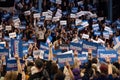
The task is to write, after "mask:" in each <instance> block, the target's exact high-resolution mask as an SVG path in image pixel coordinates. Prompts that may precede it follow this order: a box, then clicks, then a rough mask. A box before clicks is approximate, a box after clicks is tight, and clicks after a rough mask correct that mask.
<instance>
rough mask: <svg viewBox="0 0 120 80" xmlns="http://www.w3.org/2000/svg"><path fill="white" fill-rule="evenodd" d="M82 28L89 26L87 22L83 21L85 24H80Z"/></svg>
mask: <svg viewBox="0 0 120 80" xmlns="http://www.w3.org/2000/svg"><path fill="white" fill-rule="evenodd" d="M81 25H82V26H83V27H86V26H89V23H88V22H87V21H85V22H82V24H81Z"/></svg>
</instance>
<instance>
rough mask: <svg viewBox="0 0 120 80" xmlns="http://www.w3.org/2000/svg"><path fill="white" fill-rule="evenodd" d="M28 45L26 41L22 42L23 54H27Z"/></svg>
mask: <svg viewBox="0 0 120 80" xmlns="http://www.w3.org/2000/svg"><path fill="white" fill-rule="evenodd" d="M28 47H29V44H28V42H22V50H23V55H25V54H28Z"/></svg>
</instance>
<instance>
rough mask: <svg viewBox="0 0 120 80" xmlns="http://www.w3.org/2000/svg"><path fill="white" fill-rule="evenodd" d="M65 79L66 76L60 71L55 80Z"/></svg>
mask: <svg viewBox="0 0 120 80" xmlns="http://www.w3.org/2000/svg"><path fill="white" fill-rule="evenodd" d="M64 79H65V74H63V72H62V71H58V73H56V74H55V76H54V80H64Z"/></svg>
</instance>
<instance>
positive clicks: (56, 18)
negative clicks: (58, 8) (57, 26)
mask: <svg viewBox="0 0 120 80" xmlns="http://www.w3.org/2000/svg"><path fill="white" fill-rule="evenodd" d="M59 20H60V18H59V17H53V19H52V21H53V22H56V21H59Z"/></svg>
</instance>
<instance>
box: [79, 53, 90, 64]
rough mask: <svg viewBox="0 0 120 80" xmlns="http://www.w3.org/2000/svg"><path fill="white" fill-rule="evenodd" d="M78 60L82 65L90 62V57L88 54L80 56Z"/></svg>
mask: <svg viewBox="0 0 120 80" xmlns="http://www.w3.org/2000/svg"><path fill="white" fill-rule="evenodd" d="M78 59H79V60H80V62H81V63H86V62H87V61H88V56H87V55H86V54H78Z"/></svg>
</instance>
